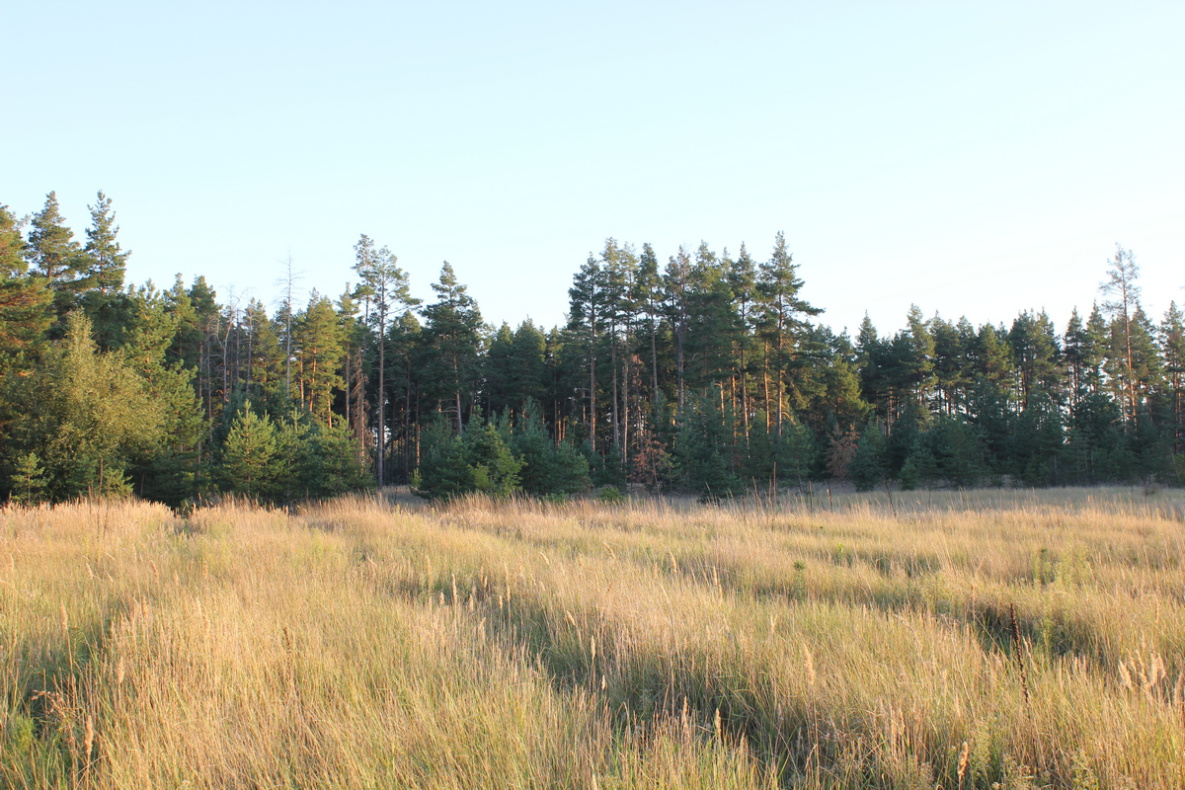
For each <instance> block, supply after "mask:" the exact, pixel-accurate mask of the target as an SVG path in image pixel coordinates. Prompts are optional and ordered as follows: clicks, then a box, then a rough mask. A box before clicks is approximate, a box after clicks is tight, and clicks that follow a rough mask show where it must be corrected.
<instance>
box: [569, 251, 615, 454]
mask: <svg viewBox="0 0 1185 790" xmlns="http://www.w3.org/2000/svg"><path fill="white" fill-rule="evenodd" d="M604 279H605V274H604V270H603V269H602V268H601V262H600V261H598V260H597V259H596V258H594V257H593V256H592V254H591V253H590V254H589V256H588V260H587V261H585V263H584V265H583V266H582V267H580V270H579V271H578V272H577V273H576V276H575V277H574V278H573V280H572V287H571V288H569V289H568V329H570V330H571V331H573V332H578V333H580V334H582V335H583V337H584V340H585V355H586V356H585V364H586V366H587V369H588V389H587V391H586V395H587V397H588V416H587V419H586V421H585V424H586V425H587V427H588V443H589V446H590V447H591V448H592V450H593V452H596V450H597V354H598V350H599V349H598V344H597V341H598V338H599V337H600V336H601V334H602V333H603V332H604V331H605V325H606V319H605V313H606V312H607V307H606V305H605V288H604Z"/></svg>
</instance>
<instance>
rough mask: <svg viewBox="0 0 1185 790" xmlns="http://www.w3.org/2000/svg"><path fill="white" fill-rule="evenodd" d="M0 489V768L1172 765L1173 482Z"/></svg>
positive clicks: (815, 782) (832, 781) (294, 778)
mask: <svg viewBox="0 0 1185 790" xmlns="http://www.w3.org/2000/svg"><path fill="white" fill-rule="evenodd" d="M822 499H823V501H822V502H820V497H818V496H816V497H814V498H813V499H812V500H795V501H792V502H789V503H781V504H780V505H779V506H778V507H772V506H770V505H769V503H765V504H744V503H729V504H725V505H722V506H717V507H703V506H697V505H694V504H691V503H679V502H651V501H645V502H627V503H625V504H617V505H598V504H595V503H572V504H568V505H541V504H531V503H502V504H497V503H491V502H488V501H482V500H467V501H462V502H456V503H453V504H451V505H448V506H442V507H436V508H432V507H427V506H422V507H409V506H406V505H404V506H393V505H389V504H383V505H380V504H378V503H376V502H375V501H373V500H369V501H363V500H351V501H341V502H336V503H331V504H326V505H321V506H316V507H310V508H308V509H305V510H302V511H299V512H297V513H293V514H289V513H286V512H282V511H268V510H260V509H253V508H250V507H247V506H221V507H215V508H209V509H202V510H198V511H196V512H195V513H193V514H192V515H191V516H189V517H188V518H181V517H178V516H175V515H174V514H173V513H171V512H170V511H169V510H167V509H164V508H161V507H156V506H152V505H146V504H86V503H83V504H79V505H73V506H68V507H58V508H53V509H50V508H40V509H14V508H10V509H6V510H0V695H2V699H0V787H46V788H48V787H63V788H66V787H68V788H75V787H77V788H91V787H94V788H211V789H213V788H335V789H336V788H344V789H346V790H349V789H351V788H353V789H356V790H364V789H365V788H380V787H382V788H402V787H422V788H544V787H549V788H589V789H592V788H604V789H606V790H607V789H608V788H632V787H648V788H770V787H803V788H930V787H942V788H946V789H947V790H951V789H953V788H989V787H995V786H997V784H998V786H1000V787H1004V788H1028V787H1058V788H1084V789H1085V788H1095V787H1098V788H1181V787H1183V786H1185V674H1183V673H1185V569H1183V568H1182V555H1183V549H1185V495H1183V494H1182V493H1181V492H1177V491H1168V490H1165V491H1159V492H1147V493H1146V492H1144V491H1142V490H1138V489H1137V490H1127V489H1124V490H1091V491H1045V492H1017V491H995V492H987V491H980V492H970V493H953V492H952V493H945V494H939V493H934V494H925V493H923V494H921V495H917V496H914V497H913V498H903V496H902V495H896V496H895V498H894V500H893V502H892V503H890V502H889V501H888V500H887V499H886V498H885V495H884V494H880V495H876V496H869V495H863V496H857V495H850V496H842V497H835V498H834V499H828V498H826V497H823V498H822Z"/></svg>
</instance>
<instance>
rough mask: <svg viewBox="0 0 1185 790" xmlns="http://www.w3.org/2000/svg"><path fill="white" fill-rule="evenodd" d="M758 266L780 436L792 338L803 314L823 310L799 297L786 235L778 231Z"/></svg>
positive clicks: (795, 272)
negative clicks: (771, 250) (774, 382)
mask: <svg viewBox="0 0 1185 790" xmlns="http://www.w3.org/2000/svg"><path fill="white" fill-rule="evenodd" d="M759 269H760V271H759V273H758V279H757V292H758V293H759V294H760V297H761V311H762V321H761V326H762V333H763V334H764V336H765V338H766V340H767V342H768V343H769V345H770V346H771V347H772V349H773V363H774V376H775V381H776V386H777V403H776V404H775V405H774V409H775V411H776V414H777V418H776V420H775V423H774V426H775V434H776V435H779V436H780V435H781V432H782V425H783V424H784V422H785V420H786V377H787V375H788V374H789V372H790V368H791V363H792V361H793V358H794V343H795V338H796V336H797V335H798V333H799V332H800V331H801V330H802V328H803V327H804V326H805V321H804V317H805V316H815V315H819V314H820V313H822V312H823V311H822V310H821V309H819V308H817V307H814V306H812V305H811V304H810V303H808V302H806V301H804V300H803V299H802V298H801V297H800V296H799V292H800V291H801V290H802V286H803V281H802V279H801V278H799V276H798V266H797V265H796V264H795V263H794V259H793V256H792V255H791V254H790V252H789V250H787V249H786V237H785V234H783V233H782V232H781V231H778V235H777V237H776V238H775V240H774V250H773V254H772V255H771V256H770V258H769V260H768V261H766V262H764V263H762V264H761V266H760V267H759ZM767 400H768V399H767ZM767 408H768V404H767Z"/></svg>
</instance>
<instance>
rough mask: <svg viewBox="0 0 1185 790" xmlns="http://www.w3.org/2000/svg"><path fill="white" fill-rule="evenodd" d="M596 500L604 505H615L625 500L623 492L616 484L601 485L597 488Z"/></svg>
mask: <svg viewBox="0 0 1185 790" xmlns="http://www.w3.org/2000/svg"><path fill="white" fill-rule="evenodd" d="M597 501H598V502H600V503H602V504H606V505H616V504H620V503H622V502H624V501H625V494H623V493H621V489H620V488H618V487H617V486H601V487H600V488H599V489H597Z"/></svg>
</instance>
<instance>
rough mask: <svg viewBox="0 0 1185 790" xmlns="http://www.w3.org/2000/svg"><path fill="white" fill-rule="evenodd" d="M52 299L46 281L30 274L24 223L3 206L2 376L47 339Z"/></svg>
mask: <svg viewBox="0 0 1185 790" xmlns="http://www.w3.org/2000/svg"><path fill="white" fill-rule="evenodd" d="M50 298H51V297H50V293H49V291H48V290H47V289H46V287H45V279H44V278H42V277H37V276H29V274H28V265H27V264H26V262H25V242H24V239H22V238H21V223H20V222H18V221H17V218H16V216H15V215H13V214H12V212H11V211H9V210H8V207H7V206H5V205H2V204H0V374H3V372H4V371H5V370H6V369H8V368H9V367H11V366H13V365H14V364H17V357H18V355H21V354H23V353H25V352H28V351H30V350H31V349H32V348H33V346H35V345H36V344H37V342H38V341H40V340H41V338H42V337H43V336H44V334H45V331H46V330H47V329H48V328H49V323H50V311H49V305H50Z"/></svg>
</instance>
